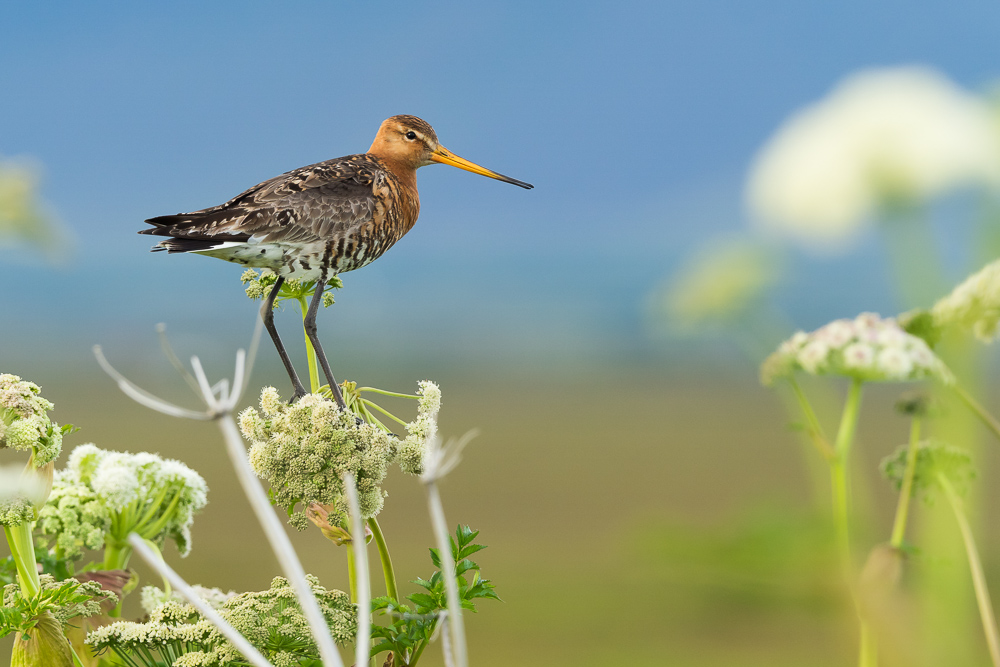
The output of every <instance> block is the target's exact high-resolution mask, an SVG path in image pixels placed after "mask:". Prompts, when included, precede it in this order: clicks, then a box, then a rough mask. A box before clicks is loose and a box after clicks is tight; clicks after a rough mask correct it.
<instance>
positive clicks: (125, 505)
mask: <svg viewBox="0 0 1000 667" xmlns="http://www.w3.org/2000/svg"><path fill="white" fill-rule="evenodd" d="M56 491H57V494H58V502H54V503H50V504H48V505H46V506H45V507H44V508H42V510H41V511H40V512H39V528H40V529H41V531H42V533H43V534H53V535H59V534H60V533H61V532H63V531H71V532H72V533H73V534H74V536H75V539H79V540H80V542H79V545H86V546H88V547H90V548H97V547H98V546H99V544H98V540H97V536H96V531H97V530H98V529H100V530H101V531H102V532H104V535H105V540H110V541H112V542H115V543H116V544H119V545H124V544H126V540H127V538H128V534H129V533H130V532H132V531H135V532H137V533H139V534H140V535H141V536H142V537H143V538H144V539H147V540H150V541H153V542H156V543H157V544H162V543H163V541H164V540H165V539H166V538H168V537H169V538H171V539H173V540H174V542H176V544H177V549H178V551H180V553H181V555H182V556H186V555H187V554H188V552H189V551H190V550H191V523H192V522H193V520H194V514H195V512H197V511H198V510H200V509H201V508H202V507H204V506H205V504H206V503H207V502H208V485H207V484H205V480H204V479H203V478H202V476H201V475H199V474H198V473H196V472H195V471H194V470H191V468H189V467H187V466H186V465H184V464H183V463H181V462H180V461H175V460H173V459H163V458H160V457H159V456H157V455H156V454H150V453H147V452H140V453H138V454H130V453H128V452H111V451H107V450H104V449H100V448H98V447H97V446H95V445H93V444H85V445H80V446H79V447H77V448H76V449H74V450H73V451H72V452H71V453H70V455H69V462H68V464H67V467H66V469H65V470H63V471H60V473H59V477H58V487H56ZM95 501H97V502H98V503H99V505H97V506H95V505H94V502H95ZM108 518H110V527H108V524H107V523H106V522H107V520H108ZM105 530H107V532H105ZM57 544H58V540H57ZM64 548H66V549H70V545H69V544H66V545H64ZM70 551H71V552H72V550H70Z"/></svg>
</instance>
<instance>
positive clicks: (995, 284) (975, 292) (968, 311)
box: [930, 260, 1000, 342]
mask: <svg viewBox="0 0 1000 667" xmlns="http://www.w3.org/2000/svg"><path fill="white" fill-rule="evenodd" d="M930 313H931V317H932V318H933V322H934V325H935V326H936V327H938V328H939V329H944V328H948V327H952V326H959V327H964V328H967V329H971V330H972V333H973V334H975V336H976V337H977V338H979V339H980V340H982V341H984V342H990V341H992V340H994V339H996V338H997V335H998V333H1000V331H998V329H1000V326H998V325H1000V260H997V261H995V262H992V263H990V264H987V265H986V266H985V267H984V268H983V269H982V270H980V271H978V272H976V273H974V274H972V275H971V276H969V277H968V278H966V279H965V280H964V281H963V282H962V284H960V285H959V286H958V287H956V288H955V289H954V290H952V292H951V294H949V295H948V296H946V297H944V298H943V299H941V300H940V301H938V302H937V303H936V304H934V307H933V308H931V311H930Z"/></svg>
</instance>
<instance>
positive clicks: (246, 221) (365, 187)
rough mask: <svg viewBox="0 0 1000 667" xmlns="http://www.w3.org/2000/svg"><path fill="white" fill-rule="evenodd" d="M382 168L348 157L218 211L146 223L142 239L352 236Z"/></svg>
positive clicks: (292, 175)
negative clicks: (144, 235) (145, 235)
mask: <svg viewBox="0 0 1000 667" xmlns="http://www.w3.org/2000/svg"><path fill="white" fill-rule="evenodd" d="M381 170H382V166H381V165H380V164H378V162H376V160H375V159H373V158H372V157H371V156H368V155H349V156H347V157H342V158H337V159H335V160H328V161H326V162H320V163H318V164H314V165H309V166H308V167H302V168H301V169H296V170H295V171H291V172H288V173H287V174H283V175H281V176H278V177H277V178H272V179H271V180H269V181H265V182H263V183H260V184H258V185H256V186H254V187H252V188H250V189H249V190H247V191H246V192H244V193H242V194H240V195H239V196H238V197H235V198H233V199H231V200H230V201H228V202H226V203H225V204H222V205H220V206H214V207H212V208H207V209H203V210H201V211H194V212H192V213H178V214H176V215H164V216H159V217H156V218H150V219H149V220H146V222H147V223H149V224H151V225H153V227H152V228H150V229H144V230H142V231H140V232H139V233H140V234H151V235H154V236H169V237H174V238H183V239H192V240H211V239H215V240H216V241H246V240H249V239H250V238H251V237H254V238H257V239H259V240H260V241H262V242H282V243H291V244H298V243H312V242H315V241H319V240H323V239H333V238H336V237H338V236H344V235H347V234H350V233H351V232H352V231H354V230H356V229H358V228H360V227H361V226H363V225H364V224H366V223H367V222H369V221H370V220H371V219H372V218H373V216H374V214H375V207H376V200H375V195H374V193H373V189H372V183H373V182H374V181H375V178H376V175H377V174H378V173H379V172H380V171H381Z"/></svg>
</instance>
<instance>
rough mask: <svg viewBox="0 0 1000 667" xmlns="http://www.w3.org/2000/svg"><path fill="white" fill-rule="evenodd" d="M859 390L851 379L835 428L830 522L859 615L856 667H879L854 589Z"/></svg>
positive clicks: (831, 461)
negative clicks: (853, 469) (852, 460)
mask: <svg viewBox="0 0 1000 667" xmlns="http://www.w3.org/2000/svg"><path fill="white" fill-rule="evenodd" d="M861 387H862V381H861V380H858V379H854V380H852V381H851V386H850V389H848V392H847V400H846V402H845V403H844V411H843V413H842V414H841V417H840V427H839V428H838V429H837V440H836V442H835V443H834V446H833V451H834V457H833V459H831V460H830V480H831V484H832V487H833V489H832V491H833V493H832V495H833V521H834V526H835V529H836V532H837V550H838V551H839V553H840V567H841V570H842V571H843V574H844V579H845V580H846V581H847V586H848V589H849V590H850V592H851V598H852V599H853V601H854V606H855V611H856V613H857V615H858V624H859V656H858V665H859V666H860V667H875V665H877V664H878V657H877V655H876V652H875V641H874V637H872V634H871V631H870V629H869V627H868V623H867V622H866V621H865V619H864V614H863V610H862V609H861V601H860V600H859V599H858V595H857V587H856V585H855V576H854V562H853V557H852V556H851V534H850V508H849V504H850V503H849V494H850V485H849V484H848V481H847V473H848V467H847V465H848V458H849V455H850V452H851V445H852V444H853V443H854V433H855V431H856V430H857V425H858V412H859V410H860V408H861Z"/></svg>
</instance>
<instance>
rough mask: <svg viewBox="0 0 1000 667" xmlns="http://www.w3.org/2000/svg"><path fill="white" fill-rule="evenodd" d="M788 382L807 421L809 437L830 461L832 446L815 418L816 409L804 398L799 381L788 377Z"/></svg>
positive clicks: (833, 454) (832, 456)
mask: <svg viewBox="0 0 1000 667" xmlns="http://www.w3.org/2000/svg"><path fill="white" fill-rule="evenodd" d="M789 383H790V384H791V385H792V391H793V392H794V393H795V398H796V399H798V401H799V406H800V407H801V408H802V413H803V414H804V415H805V417H806V421H807V422H808V423H809V439H810V440H811V441H812V443H813V444H814V445H815V446H816V449H817V450H819V453H820V455H821V456H822V457H823V458H824V459H826V460H827V461H832V460H833V459H834V457H835V456H836V453H835V452H834V451H833V447H831V446H830V441H829V440H827V438H826V436H825V435H824V434H823V427H822V426H820V423H819V420H818V419H817V418H816V411H815V410H813V408H812V404H810V403H809V399H808V398H806V395H805V392H803V391H802V387H800V386H799V383H798V382H796V381H795V378H790V379H789Z"/></svg>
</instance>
